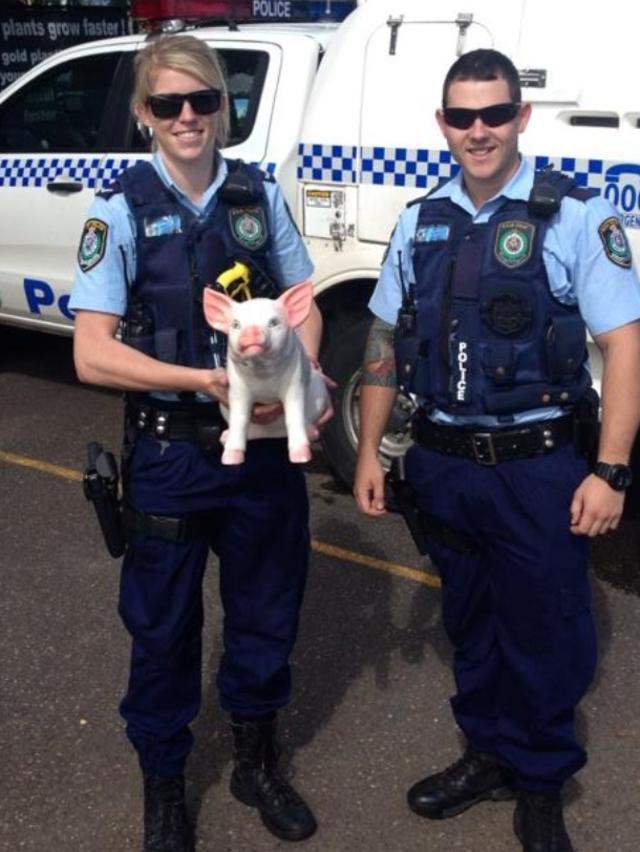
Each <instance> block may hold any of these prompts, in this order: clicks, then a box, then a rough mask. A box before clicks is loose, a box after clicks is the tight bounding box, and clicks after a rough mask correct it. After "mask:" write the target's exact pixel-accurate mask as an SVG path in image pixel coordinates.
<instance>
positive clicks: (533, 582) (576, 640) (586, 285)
mask: <svg viewBox="0 0 640 852" xmlns="http://www.w3.org/2000/svg"><path fill="white" fill-rule="evenodd" d="M530 113H531V107H530V105H528V104H522V103H521V102H520V85H519V79H518V73H517V71H516V69H515V67H514V66H513V64H512V63H511V61H510V60H509V59H507V57H505V56H503V55H502V54H500V53H497V52H495V51H492V50H478V51H473V52H471V53H468V54H466V55H463V56H462V57H460V59H459V60H458V61H457V62H456V63H455V64H454V65H453V66H452V67H451V69H450V70H449V72H448V75H447V77H446V80H445V83H444V92H443V103H442V109H439V110H438V111H437V114H436V117H437V121H438V124H439V126H440V128H441V130H442V132H443V134H444V136H445V138H446V140H447V143H448V145H449V148H450V150H451V152H452V154H453V155H454V157H455V159H456V160H457V162H458V163H459V164H460V167H461V171H460V172H459V174H458V175H457V176H456V177H455V178H454V179H453V180H451V181H449V182H448V183H446V184H445V185H443V186H441V187H439V188H437V189H436V191H434V192H432V193H431V194H429V195H428V196H427V197H426V198H424V199H420V200H419V201H418V202H417V203H415V204H412V205H409V207H408V208H407V209H406V210H405V211H404V212H403V213H402V215H401V216H400V220H399V223H398V225H397V227H396V230H395V233H394V236H393V237H392V239H391V243H390V247H389V251H388V254H387V258H386V261H385V263H384V266H383V269H382V273H381V276H380V280H379V283H378V286H377V288H376V290H375V293H374V295H373V297H372V299H371V302H370V307H371V310H372V311H373V313H374V314H375V315H376V319H375V320H374V323H373V326H372V329H371V334H370V337H369V340H368V344H367V349H366V354H365V359H364V361H365V366H364V379H363V385H364V386H363V390H362V398H361V436H360V449H359V460H358V467H357V472H356V480H355V496H356V499H357V501H358V504H359V507H360V509H361V510H362V511H363V512H365V513H367V514H369V515H374V516H375V515H380V514H382V513H383V512H384V511H385V509H384V494H383V483H384V479H383V471H382V469H381V466H380V463H379V461H378V455H377V453H378V447H379V443H380V439H381V436H382V433H383V431H384V428H385V424H386V422H387V419H388V415H389V413H390V410H391V408H392V405H393V401H394V398H395V394H396V385H397V384H399V385H400V386H401V387H402V388H403V389H404V390H406V391H410V392H413V393H415V394H416V396H417V398H418V400H419V402H420V409H419V413H418V415H417V416H416V419H415V423H414V435H415V440H416V442H415V444H414V445H413V446H412V447H411V448H410V450H409V451H408V453H407V456H406V469H407V479H408V480H409V483H410V484H411V486H412V488H413V491H414V494H415V499H416V502H417V504H418V506H419V508H420V510H421V511H422V512H423V513H425V516H426V515H428V516H429V518H430V521H431V524H430V526H431V528H432V529H433V528H438V527H439V528H440V529H441V530H446V531H447V532H448V536H447V537H445V536H442V535H435V536H433V537H432V538H431V539H430V541H429V552H430V555H431V556H432V558H433V560H434V562H435V564H436V565H437V566H438V568H439V570H440V574H441V578H442V596H443V599H442V606H443V618H444V623H445V626H446V628H447V631H448V633H449V636H450V638H451V640H452V642H453V644H454V647H455V662H454V670H455V679H456V686H457V694H456V696H455V697H454V698H453V700H452V706H453V712H454V716H455V719H456V721H457V723H458V725H459V727H460V728H461V729H462V731H463V733H464V734H465V736H466V739H467V743H468V746H467V749H466V751H465V754H464V756H463V757H462V758H461V759H460V760H459V761H457V762H456V763H455V764H453V766H451V767H449V768H448V769H445V770H444V771H443V772H440V773H438V774H437V775H433V776H430V777H428V778H426V779H424V780H423V781H420V782H418V783H417V784H416V785H414V787H412V789H411V790H410V791H409V794H408V800H409V805H410V807H411V808H412V809H413V810H414V811H415V812H416V813H418V814H420V815H422V816H426V817H430V818H434V819H439V818H443V817H447V816H453V815H455V814H458V813H460V812H461V811H463V810H465V809H466V808H468V807H469V806H471V805H473V804H474V803H476V802H478V801H481V800H483V799H500V798H508V797H509V798H510V797H511V796H512V795H513V792H512V791H515V793H516V794H517V798H518V801H517V805H516V810H515V815H514V828H515V831H516V834H517V836H518V837H519V839H520V840H521V842H522V845H523V847H524V849H525V850H526V852H567V850H571V848H572V847H571V843H570V840H569V837H568V835H567V832H566V829H565V826H564V821H563V815H562V805H561V799H560V789H561V786H562V784H563V782H564V781H565V780H566V779H567V778H569V777H570V776H571V775H572V774H573V773H574V772H576V771H577V770H578V769H580V767H581V766H583V765H584V763H585V760H586V756H585V752H584V751H583V749H582V748H581V747H580V746H579V745H578V744H577V742H576V740H575V735H574V725H573V721H574V709H575V707H576V705H577V703H578V701H579V700H580V698H581V697H582V695H583V694H584V692H585V690H586V689H587V687H588V685H589V683H590V681H591V679H592V676H593V671H594V666H595V661H596V643H595V635H594V626H593V621H592V616H591V613H590V600H589V597H590V595H589V587H588V581H587V546H586V543H587V538H588V537H590V536H591V537H592V536H596V535H599V534H602V533H606V532H607V531H608V530H612V529H615V528H616V526H617V525H618V522H619V519H620V516H621V514H622V508H623V503H624V495H625V491H624V489H625V487H627V486H628V485H629V482H630V472H629V469H628V467H627V464H628V459H629V454H630V448H631V445H632V442H633V438H634V435H635V433H636V429H637V426H638V419H639V414H640V375H639V373H638V364H639V363H640V322H638V320H639V318H640V288H639V286H638V281H637V279H636V276H635V275H634V272H633V271H632V265H631V255H630V252H629V247H628V245H627V242H626V239H625V237H624V234H623V232H622V230H621V228H620V223H619V220H618V217H617V215H616V213H615V211H614V210H613V209H612V208H611V207H610V205H609V204H608V203H606V202H605V201H604V200H603V199H601V198H599V197H594V195H595V194H594V193H591V192H588V191H583V190H579V189H577V188H576V187H575V185H574V183H573V182H572V181H570V180H568V179H566V178H565V177H564V176H562V175H559V174H557V173H550V172H545V173H543V174H542V175H539V176H538V177H535V178H534V172H533V169H532V167H531V165H529V163H527V162H526V161H523V160H521V158H520V156H519V154H518V144H517V140H518V134H519V133H521V132H522V131H524V129H525V128H526V126H527V123H528V121H529V117H530ZM585 324H586V326H587V327H588V328H589V330H590V331H591V333H592V335H593V337H594V340H595V342H596V344H597V345H598V347H599V348H600V350H601V351H602V355H603V361H604V371H603V378H602V428H601V435H600V441H599V448H598V464H597V466H596V467H595V469H594V471H593V473H591V474H588V472H587V462H586V460H585V458H584V453H583V452H581V451H580V449H579V448H578V447H577V446H576V442H575V440H574V438H575V436H576V434H577V433H579V432H580V428H579V427H580V418H581V416H582V415H580V416H579V415H578V414H577V412H578V411H579V410H581V409H582V408H584V403H585V400H587V399H588V388H589V385H590V378H589V372H588V370H587V365H586V348H585ZM394 326H395V330H394ZM394 332H395V334H394ZM396 369H397V373H396ZM452 530H453V533H452ZM470 541H471V542H473V544H472V545H471V546H470V545H469V542H470Z"/></svg>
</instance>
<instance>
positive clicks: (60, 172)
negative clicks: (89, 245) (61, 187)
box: [0, 157, 136, 189]
mask: <svg viewBox="0 0 640 852" xmlns="http://www.w3.org/2000/svg"><path fill="white" fill-rule="evenodd" d="M135 162H136V161H135V159H124V158H122V159H120V158H113V157H110V158H109V159H106V160H104V159H101V158H99V157H96V158H90V157H6V158H3V157H0V186H23V187H24V186H46V185H47V184H48V183H50V182H51V181H53V180H56V179H58V178H61V177H62V178H64V179H66V180H73V181H78V182H79V183H82V184H84V185H85V186H86V187H88V188H90V189H93V188H95V189H102V188H103V187H105V186H106V185H107V184H109V183H111V181H112V180H113V179H114V178H115V177H117V176H118V175H119V174H120V172H121V171H123V170H124V169H126V168H128V167H129V166H130V165H132V164H133V163H135Z"/></svg>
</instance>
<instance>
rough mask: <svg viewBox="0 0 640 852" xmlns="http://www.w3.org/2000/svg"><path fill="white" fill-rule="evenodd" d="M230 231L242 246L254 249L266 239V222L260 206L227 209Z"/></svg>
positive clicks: (260, 246) (259, 246) (260, 245)
mask: <svg viewBox="0 0 640 852" xmlns="http://www.w3.org/2000/svg"><path fill="white" fill-rule="evenodd" d="M229 223H230V225H231V233H232V234H233V236H234V237H235V239H236V240H237V241H238V242H239V243H240V245H241V246H243V247H244V248H248V249H251V250H253V251H255V250H256V249H259V248H262V246H263V245H264V244H265V243H266V241H267V223H266V221H265V217H264V211H263V209H262V207H232V208H231V209H230V210H229Z"/></svg>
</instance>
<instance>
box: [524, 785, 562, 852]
mask: <svg viewBox="0 0 640 852" xmlns="http://www.w3.org/2000/svg"><path fill="white" fill-rule="evenodd" d="M513 830H514V831H515V833H516V837H517V838H518V840H519V841H520V843H522V848H523V849H524V852H573V846H572V845H571V840H570V839H569V835H568V834H567V829H566V828H565V826H564V818H563V816H562V799H561V798H560V794H559V793H555V794H544V793H520V794H519V795H518V804H517V805H516V809H515V812H514V814H513Z"/></svg>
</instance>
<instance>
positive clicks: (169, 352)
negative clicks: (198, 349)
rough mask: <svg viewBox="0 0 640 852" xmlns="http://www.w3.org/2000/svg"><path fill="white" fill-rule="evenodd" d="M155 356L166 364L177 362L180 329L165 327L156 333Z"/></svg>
mask: <svg viewBox="0 0 640 852" xmlns="http://www.w3.org/2000/svg"><path fill="white" fill-rule="evenodd" d="M154 344H155V357H156V358H157V359H158V361H164V363H165V364H175V363H177V360H178V331H177V329H175V328H164V329H162V330H161V331H156V333H155V335H154Z"/></svg>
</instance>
